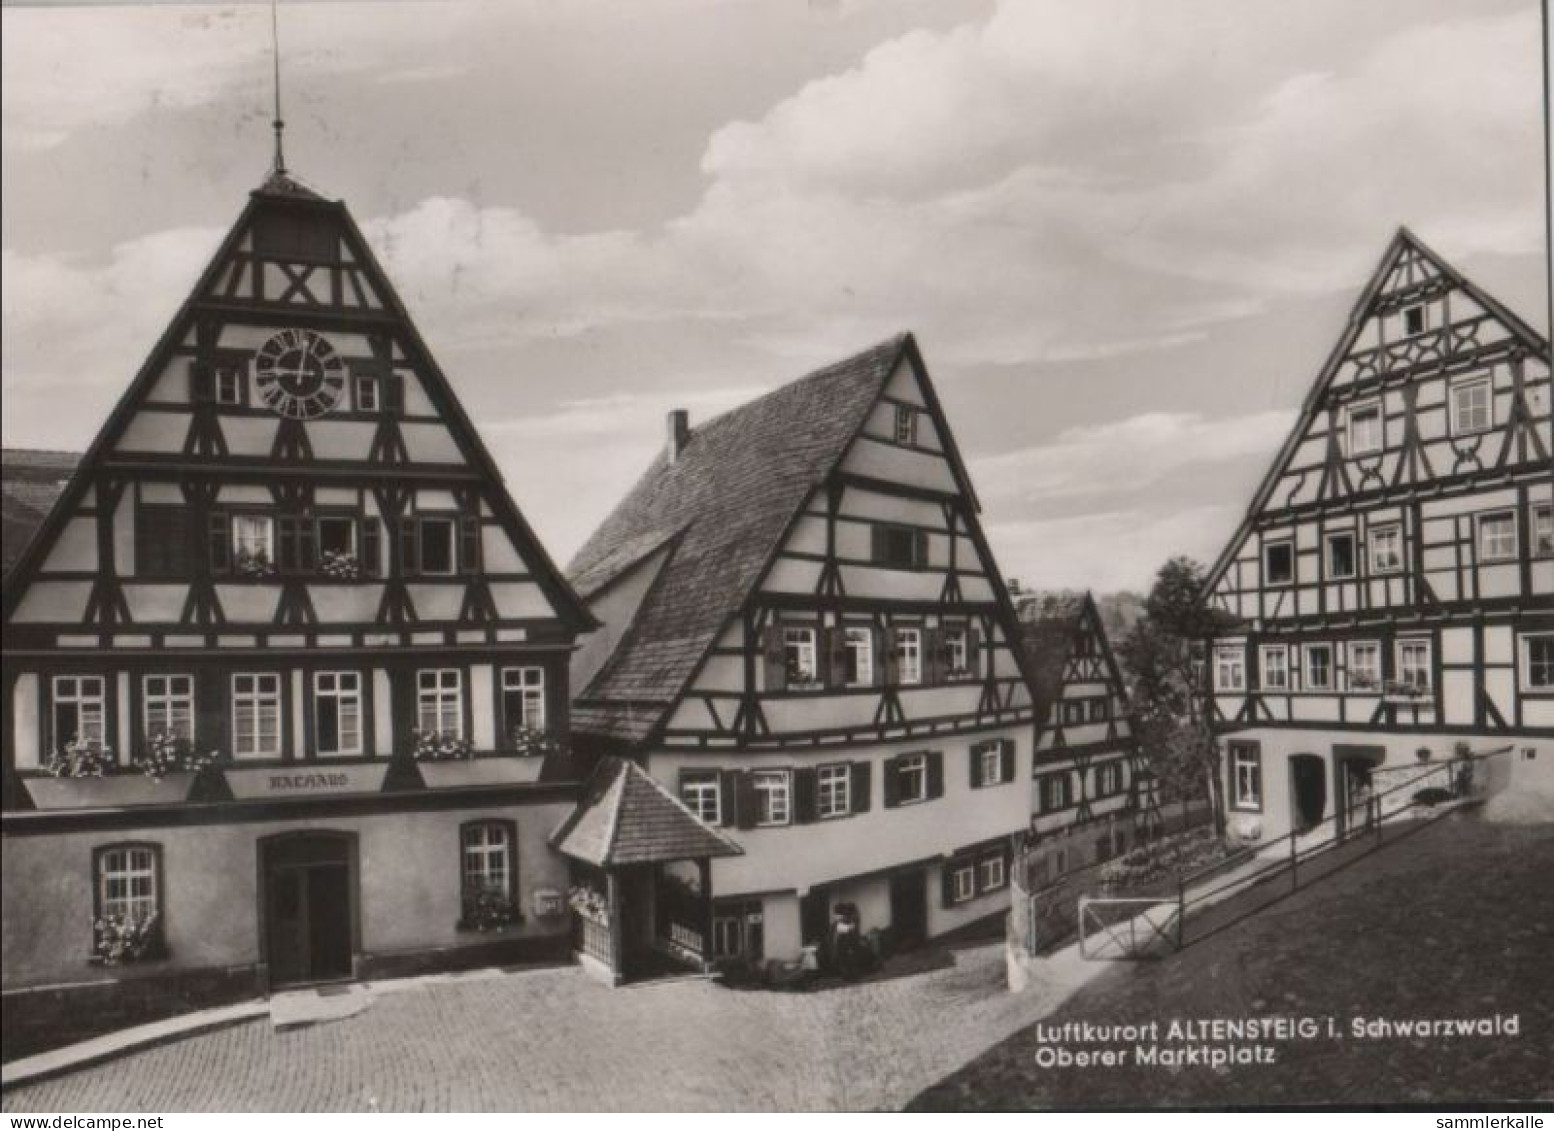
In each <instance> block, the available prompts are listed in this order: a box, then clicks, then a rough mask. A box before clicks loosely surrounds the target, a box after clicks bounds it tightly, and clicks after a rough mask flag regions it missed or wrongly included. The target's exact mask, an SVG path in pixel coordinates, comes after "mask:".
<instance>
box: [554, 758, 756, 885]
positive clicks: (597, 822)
mask: <svg viewBox="0 0 1554 1131" xmlns="http://www.w3.org/2000/svg"><path fill="white" fill-rule="evenodd" d="M550 844H551V847H552V848H554V849H555V850H556V851H558V852H560V853H561V854H563V855H564V856H570V857H571V858H572V859H574V860H581V861H582V862H583V863H585V864H592V865H594V866H595V867H598V868H612V867H619V866H620V865H623V864H661V863H667V862H668V861H671V860H700V859H704V858H708V857H714V856H743V855H744V849H742V848H740V847H739V845H737V844H735V843H734V842H733V841H732V840H730V839H729V838H728V837H726V836H724V835H723V834H722V833H720V832H719V831H718V830H717V829H714V828H712V827H711V826H710V825H708V824H706V823H705V822H703V821H702V820H701V818H700V817H698V816H696V814H695V813H692V812H691V811H690V810H689V809H687V808H686V807H685V806H684V805H683V804H681V802H680V800H679V799H678V798H676V797H675V796H674V795H672V794H671V793H670V792H669V791H668V790H666V789H665V788H664V787H663V786H661V785H659V784H658V782H656V781H654V780H653V778H652V777H651V776H650V775H649V774H648V773H647V772H646V771H645V770H643V769H642V767H641V766H638V765H637V764H636V763H635V762H630V761H627V760H626V759H624V758H605V759H603V760H602V761H601V762H600V763H599V765H598V767H597V768H596V769H595V770H594V773H593V776H592V777H590V778H589V779H588V785H587V787H586V788H585V789H584V792H583V799H582V800H581V801H579V802H578V803H577V807H576V808H575V809H573V810H572V812H571V813H570V814H568V816H567V819H566V820H565V821H563V822H562V823H561V827H560V828H558V829H557V830H556V831H555V833H554V834H553V835H552V836H551V838H550Z"/></svg>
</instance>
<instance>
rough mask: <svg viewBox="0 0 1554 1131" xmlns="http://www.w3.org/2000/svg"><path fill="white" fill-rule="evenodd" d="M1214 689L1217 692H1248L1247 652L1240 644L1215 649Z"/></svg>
mask: <svg viewBox="0 0 1554 1131" xmlns="http://www.w3.org/2000/svg"><path fill="white" fill-rule="evenodd" d="M1214 688H1215V690H1217V691H1245V690H1246V650H1245V649H1244V648H1242V647H1241V646H1240V645H1239V644H1236V645H1222V646H1220V647H1218V648H1216V649H1214Z"/></svg>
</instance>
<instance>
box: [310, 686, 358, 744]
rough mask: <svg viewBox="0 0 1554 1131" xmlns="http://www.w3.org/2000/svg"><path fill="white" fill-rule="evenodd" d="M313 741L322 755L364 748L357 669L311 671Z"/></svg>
mask: <svg viewBox="0 0 1554 1131" xmlns="http://www.w3.org/2000/svg"><path fill="white" fill-rule="evenodd" d="M313 744H314V748H315V749H316V750H317V752H318V754H319V756H320V757H323V758H336V757H348V756H350V755H354V754H361V753H362V752H363V743H362V677H361V673H360V672H314V673H313Z"/></svg>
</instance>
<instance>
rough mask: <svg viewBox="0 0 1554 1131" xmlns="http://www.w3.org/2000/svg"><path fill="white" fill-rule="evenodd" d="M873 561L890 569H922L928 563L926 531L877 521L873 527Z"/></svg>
mask: <svg viewBox="0 0 1554 1131" xmlns="http://www.w3.org/2000/svg"><path fill="white" fill-rule="evenodd" d="M873 546H874V562H875V564H876V565H882V566H887V567H889V568H891V569H922V568H924V567H925V566H927V564H928V532H927V531H926V530H917V529H914V528H913V527H910V526H891V525H889V524H886V523H878V524H876V525H875V527H874V537H873Z"/></svg>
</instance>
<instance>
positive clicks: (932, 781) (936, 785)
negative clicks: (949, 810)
mask: <svg viewBox="0 0 1554 1131" xmlns="http://www.w3.org/2000/svg"><path fill="white" fill-rule="evenodd" d="M943 796H944V754H943V752H942V751H938V750H926V751H922V752H920V753H912V754H898V755H896V757H894V758H891V759H890V760H888V761H887V762H886V763H885V808H887V809H895V808H897V807H899V806H902V805H915V804H917V803H918V802H921V801H932V800H934V798H936V797H943Z"/></svg>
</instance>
